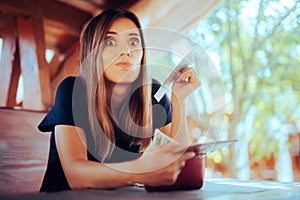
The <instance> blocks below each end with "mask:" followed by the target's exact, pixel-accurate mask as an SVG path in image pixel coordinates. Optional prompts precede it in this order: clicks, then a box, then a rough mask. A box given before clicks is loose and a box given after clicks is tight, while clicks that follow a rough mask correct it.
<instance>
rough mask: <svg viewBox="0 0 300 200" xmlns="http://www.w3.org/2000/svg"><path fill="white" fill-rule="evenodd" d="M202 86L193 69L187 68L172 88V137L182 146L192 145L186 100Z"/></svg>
mask: <svg viewBox="0 0 300 200" xmlns="http://www.w3.org/2000/svg"><path fill="white" fill-rule="evenodd" d="M200 85H201V82H200V80H199V79H198V77H197V76H196V74H195V71H194V70H193V69H192V68H186V69H185V70H183V71H182V72H181V73H180V74H178V76H177V77H176V79H175V81H174V83H173V87H172V96H171V101H172V125H171V134H170V136H171V137H172V138H174V139H175V140H177V141H178V142H179V143H180V144H182V145H189V144H190V143H191V138H190V133H189V129H188V123H187V119H186V116H185V103H184V102H185V99H186V98H187V97H188V96H189V95H190V94H191V93H192V92H194V91H195V90H196V89H197V88H199V87H200Z"/></svg>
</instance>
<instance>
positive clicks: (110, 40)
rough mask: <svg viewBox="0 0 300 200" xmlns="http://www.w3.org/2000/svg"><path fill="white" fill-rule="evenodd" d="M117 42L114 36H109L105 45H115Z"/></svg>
mask: <svg viewBox="0 0 300 200" xmlns="http://www.w3.org/2000/svg"><path fill="white" fill-rule="evenodd" d="M116 43H117V42H116V41H115V40H114V39H113V38H108V39H106V40H105V41H104V44H105V46H114V45H116Z"/></svg>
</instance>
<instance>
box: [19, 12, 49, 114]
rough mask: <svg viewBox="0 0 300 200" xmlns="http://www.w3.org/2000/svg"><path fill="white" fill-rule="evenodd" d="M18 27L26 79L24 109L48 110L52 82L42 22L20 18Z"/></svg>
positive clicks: (22, 65)
mask: <svg viewBox="0 0 300 200" xmlns="http://www.w3.org/2000/svg"><path fill="white" fill-rule="evenodd" d="M35 20H37V19H35ZM17 25H18V33H19V48H20V61H21V73H22V76H23V79H24V102H23V108H25V109H31V110H47V109H48V106H49V105H50V84H49V83H50V82H49V70H47V65H46V61H45V45H44V39H43V37H44V36H43V30H42V29H43V26H42V22H34V21H33V19H32V18H31V17H26V18H24V17H20V16H18V17H17ZM40 69H41V70H40ZM40 75H41V76H40ZM43 97H44V98H43Z"/></svg>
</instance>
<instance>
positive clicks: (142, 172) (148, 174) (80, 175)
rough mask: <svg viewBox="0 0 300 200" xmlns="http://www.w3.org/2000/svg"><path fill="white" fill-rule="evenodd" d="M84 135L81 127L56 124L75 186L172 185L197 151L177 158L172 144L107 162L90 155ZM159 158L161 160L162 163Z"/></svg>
mask: <svg viewBox="0 0 300 200" xmlns="http://www.w3.org/2000/svg"><path fill="white" fill-rule="evenodd" d="M84 135H85V133H84V131H83V130H82V129H80V128H78V127H74V126H68V125H58V126H56V127H55V136H56V146H57V150H58V155H59V158H60V161H61V164H62V168H63V170H64V173H65V175H66V178H67V180H68V183H69V185H70V187H71V188H72V189H84V188H117V187H122V186H128V185H132V184H134V183H143V184H146V185H150V186H158V185H170V184H173V183H174V182H175V181H176V179H177V176H178V175H179V173H180V169H181V168H182V165H183V164H184V163H185V160H187V159H189V158H192V157H193V156H194V155H195V154H194V153H185V154H183V155H182V156H180V157H179V156H178V155H177V157H176V158H175V157H174V155H176V154H174V151H175V150H174V149H172V148H169V149H166V150H162V151H160V152H157V153H155V152H154V153H144V154H143V155H142V156H141V157H140V158H138V159H136V160H133V161H128V162H121V163H112V164H103V163H98V162H94V161H89V160H88V159H87V149H86V141H85V137H84ZM172 156H173V158H172V159H170V158H171V157H172ZM157 160H160V161H161V162H160V164H158V162H157ZM158 177H159V178H158Z"/></svg>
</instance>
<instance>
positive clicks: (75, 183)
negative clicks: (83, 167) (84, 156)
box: [64, 166, 89, 190]
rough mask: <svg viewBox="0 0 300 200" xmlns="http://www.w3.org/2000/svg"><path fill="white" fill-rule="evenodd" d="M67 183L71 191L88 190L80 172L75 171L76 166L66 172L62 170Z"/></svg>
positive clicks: (85, 180)
mask: <svg viewBox="0 0 300 200" xmlns="http://www.w3.org/2000/svg"><path fill="white" fill-rule="evenodd" d="M64 173H65V176H66V179H67V182H68V184H69V186H70V188H71V189H72V190H79V189H88V188H89V186H88V183H87V179H86V178H85V176H84V174H82V172H81V171H80V170H76V166H73V167H71V168H69V169H67V170H64Z"/></svg>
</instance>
